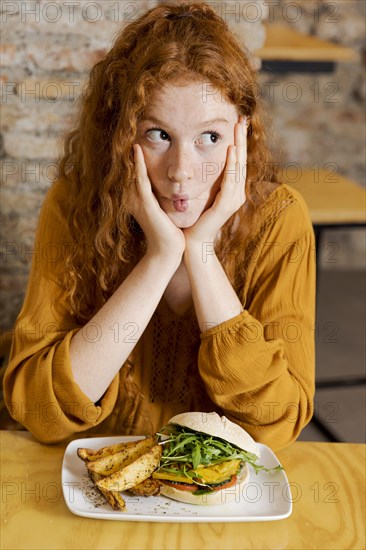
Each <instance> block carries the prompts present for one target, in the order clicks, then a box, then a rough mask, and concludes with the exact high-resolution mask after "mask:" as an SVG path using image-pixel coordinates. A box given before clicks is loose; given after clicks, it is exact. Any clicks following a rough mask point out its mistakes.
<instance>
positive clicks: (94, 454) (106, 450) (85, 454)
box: [77, 441, 136, 462]
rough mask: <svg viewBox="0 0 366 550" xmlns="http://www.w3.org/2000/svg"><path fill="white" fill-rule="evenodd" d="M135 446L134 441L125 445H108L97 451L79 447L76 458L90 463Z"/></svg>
mask: <svg viewBox="0 0 366 550" xmlns="http://www.w3.org/2000/svg"><path fill="white" fill-rule="evenodd" d="M135 444H136V441H128V442H126V443H116V444H115V445H109V446H108V447H102V448H101V449H98V450H97V451H96V450H94V449H86V448H84V447H79V449H78V450H77V454H78V457H79V458H81V460H84V462H91V461H94V460H98V459H99V458H103V457H105V456H109V455H113V454H116V453H118V452H120V451H123V450H125V449H128V448H129V447H133V446H134V445H135Z"/></svg>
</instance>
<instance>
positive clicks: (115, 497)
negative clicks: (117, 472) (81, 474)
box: [87, 466, 126, 510]
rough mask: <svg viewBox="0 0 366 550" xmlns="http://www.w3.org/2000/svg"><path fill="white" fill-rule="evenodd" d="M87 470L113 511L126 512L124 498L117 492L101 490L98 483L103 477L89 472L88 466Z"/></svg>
mask: <svg viewBox="0 0 366 550" xmlns="http://www.w3.org/2000/svg"><path fill="white" fill-rule="evenodd" d="M87 470H88V472H89V475H90V477H91V479H92V481H93V482H94V484H95V486H96V487H97V489H98V490H99V491H100V492H101V493H102V495H103V496H104V498H105V499H106V501H107V502H108V504H110V505H111V506H112V508H113V510H125V508H126V503H125V501H124V500H123V498H122V496H121V495H120V494H119V493H118V492H117V491H108V490H106V489H101V488H100V487H98V485H97V481H99V480H100V479H102V478H103V476H101V475H100V474H97V473H96V472H93V471H91V470H89V468H88V466H87Z"/></svg>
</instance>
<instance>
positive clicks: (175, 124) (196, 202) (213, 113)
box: [136, 82, 239, 228]
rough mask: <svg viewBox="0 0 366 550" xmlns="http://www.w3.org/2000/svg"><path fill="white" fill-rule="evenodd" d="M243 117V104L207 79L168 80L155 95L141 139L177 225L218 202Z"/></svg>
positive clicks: (155, 186) (187, 223) (192, 219)
mask: <svg viewBox="0 0 366 550" xmlns="http://www.w3.org/2000/svg"><path fill="white" fill-rule="evenodd" d="M208 90H209V91H208ZM238 117H239V113H238V109H237V107H236V106H235V105H233V104H232V103H229V102H227V101H226V100H225V98H224V97H223V96H222V94H221V93H220V92H219V91H218V90H217V91H215V90H214V89H213V87H212V86H211V85H209V86H207V83H204V82H202V83H201V82H195V83H190V84H186V85H182V86H178V85H177V84H174V85H173V84H166V85H165V86H164V87H163V88H162V89H161V90H159V91H156V92H155V93H154V94H153V95H152V98H151V101H150V103H149V105H148V107H147V109H146V110H145V112H144V114H143V116H142V118H141V119H140V120H139V122H138V128H137V138H136V142H137V143H139V144H140V145H141V147H142V150H143V153H144V157H145V163H146V167H147V171H148V175H149V178H150V181H151V185H152V188H153V191H154V193H155V195H156V197H157V200H158V202H159V204H160V206H161V208H162V209H163V210H164V212H166V213H167V214H168V216H169V217H170V219H171V220H172V221H173V222H174V223H175V225H176V226H177V227H181V228H184V227H190V226H191V225H193V224H194V223H195V222H196V221H197V220H198V218H199V217H200V215H201V214H202V213H203V212H204V211H205V210H207V208H209V207H210V206H211V204H212V203H213V201H214V198H215V196H216V194H217V192H218V190H219V188H220V183H221V176H222V173H223V170H224V167H225V162H226V155H227V148H228V146H229V145H230V144H234V125H235V123H236V122H238Z"/></svg>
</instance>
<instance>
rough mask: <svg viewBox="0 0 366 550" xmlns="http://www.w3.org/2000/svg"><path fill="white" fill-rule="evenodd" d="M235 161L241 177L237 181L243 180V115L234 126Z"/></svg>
mask: <svg viewBox="0 0 366 550" xmlns="http://www.w3.org/2000/svg"><path fill="white" fill-rule="evenodd" d="M235 144H236V146H237V147H236V161H237V162H238V163H239V165H240V174H241V179H240V180H239V181H238V182H237V183H240V182H245V176H246V161H247V126H246V121H245V117H243V116H240V119H239V123H238V124H237V125H236V128H235Z"/></svg>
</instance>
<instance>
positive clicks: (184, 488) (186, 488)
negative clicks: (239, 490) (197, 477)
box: [161, 476, 237, 493]
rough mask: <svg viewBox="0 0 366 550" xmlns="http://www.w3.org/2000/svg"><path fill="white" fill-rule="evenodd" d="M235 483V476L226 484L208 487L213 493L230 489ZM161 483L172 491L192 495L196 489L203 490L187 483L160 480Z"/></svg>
mask: <svg viewBox="0 0 366 550" xmlns="http://www.w3.org/2000/svg"><path fill="white" fill-rule="evenodd" d="M236 481H237V477H236V476H232V477H231V479H229V480H228V481H227V482H226V483H222V484H219V483H218V484H217V485H213V484H212V485H210V487H212V489H213V490H214V491H221V489H226V488H228V487H232V486H233V485H235V483H236ZM161 482H162V483H165V484H166V485H169V487H173V488H174V489H178V490H179V491H189V492H191V493H193V492H194V491H197V489H203V488H204V487H200V486H199V485H191V484H188V483H181V482H179V483H174V481H167V480H165V479H164V480H161Z"/></svg>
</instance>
